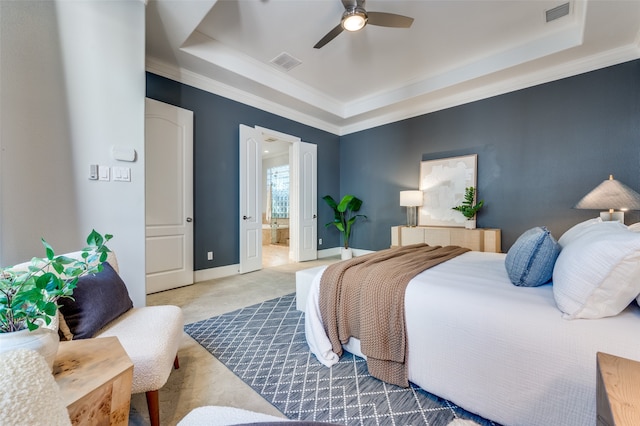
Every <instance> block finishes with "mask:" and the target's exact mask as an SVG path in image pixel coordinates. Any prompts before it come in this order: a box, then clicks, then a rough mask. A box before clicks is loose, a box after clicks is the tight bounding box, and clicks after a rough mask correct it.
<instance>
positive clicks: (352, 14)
mask: <svg viewBox="0 0 640 426" xmlns="http://www.w3.org/2000/svg"><path fill="white" fill-rule="evenodd" d="M367 19H368V16H367V11H366V10H364V8H362V7H360V6H356V7H354V8H351V9H347V10H345V11H344V13H343V14H342V21H341V24H342V28H344V29H345V30H347V31H358V30H360V29H362V28H364V26H365V25H367Z"/></svg>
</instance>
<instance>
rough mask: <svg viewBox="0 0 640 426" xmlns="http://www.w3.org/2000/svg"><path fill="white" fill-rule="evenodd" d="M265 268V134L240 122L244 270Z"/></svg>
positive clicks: (241, 225)
mask: <svg viewBox="0 0 640 426" xmlns="http://www.w3.org/2000/svg"><path fill="white" fill-rule="evenodd" d="M259 269H262V135H261V133H260V132H259V131H257V130H256V129H254V128H252V127H248V126H245V125H244V124H241V125H240V270H239V272H240V273H241V274H244V273H246V272H251V271H257V270H259Z"/></svg>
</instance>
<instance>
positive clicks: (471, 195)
mask: <svg viewBox="0 0 640 426" xmlns="http://www.w3.org/2000/svg"><path fill="white" fill-rule="evenodd" d="M475 199H476V189H475V188H474V187H473V186H469V187H467V188H465V190H464V201H462V204H461V205H459V206H455V207H452V208H453V210H457V211H459V212H460V213H462V214H463V216H464V217H466V218H467V221H466V222H465V225H464V226H465V228H467V229H475V227H476V213H478V210H480V208H482V206H483V205H484V200H480V201H478V202H477V203H476V202H475Z"/></svg>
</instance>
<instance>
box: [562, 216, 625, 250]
mask: <svg viewBox="0 0 640 426" xmlns="http://www.w3.org/2000/svg"><path fill="white" fill-rule="evenodd" d="M599 223H604V222H602V219H601V218H599V217H595V218H593V219H588V220H585V221H584V222H580V223H578V224H576V225H573V226H572V227H571V228H569V229H568V230H567V231H566V232H565V233H564V234H562V235H561V236H560V238H559V239H558V244H560V247H562V248H564V246H566V245H567V244H569V243H570V242H572V241H573V240H575V239H576V238H578V237H579V236H580V235H582V234H583V233H584V232H586V231H588V230H589V228H590V227H591V226H592V225H597V224H599ZM611 223H618V224H619V223H620V222H611Z"/></svg>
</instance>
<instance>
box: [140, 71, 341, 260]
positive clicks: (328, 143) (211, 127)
mask: <svg viewBox="0 0 640 426" xmlns="http://www.w3.org/2000/svg"><path fill="white" fill-rule="evenodd" d="M147 97H149V98H152V99H156V100H158V101H161V102H165V103H168V104H171V105H175V106H179V107H181V108H185V109H188V110H191V111H193V117H194V118H193V120H194V154H193V155H194V163H193V167H194V204H195V205H194V260H195V265H194V267H195V269H196V270H201V269H207V268H213V267H219V266H225V265H233V264H237V263H238V262H239V252H240V242H239V233H240V229H239V217H240V211H239V203H240V199H239V185H240V183H239V173H240V171H239V168H240V160H239V142H238V139H239V125H240V124H246V125H247V126H251V127H253V126H262V127H266V128H268V129H272V130H276V131H278V132H282V133H286V134H290V135H292V136H297V137H299V138H301V139H302V140H303V141H304V142H308V143H313V144H316V145H317V152H318V194H322V195H324V194H334V193H338V191H339V185H340V181H339V179H340V170H339V162H338V157H339V137H338V136H336V135H333V134H331V133H328V132H325V131H322V130H318V129H315V128H313V127H310V126H306V125H304V124H300V123H297V122H295V121H292V120H288V119H285V118H282V117H280V116H277V115H274V114H271V113H268V112H265V111H262V110H260V109H257V108H253V107H250V106H248V105H244V104H242V103H239V102H235V101H232V100H229V99H227V98H224V97H221V96H217V95H214V94H212V93H209V92H206V91H204V90H200V89H196V88H194V87H191V86H188V85H185V84H181V83H178V82H175V81H173V80H169V79H166V78H164V77H160V76H158V75H155V74H151V73H147ZM322 195H320V196H322ZM320 201H322V200H320ZM318 216H319V217H318V223H319V224H324V223H326V222H329V221H330V220H331V219H332V218H333V215H332V214H331V212H330V211H329V212H326V211H320V212H319V213H318ZM318 238H323V240H324V241H323V247H336V246H338V245H339V239H338V235H336V234H334V233H332V232H331V230H328V229H327V230H325V228H324V226H322V225H319V226H318ZM320 248H322V247H320ZM208 251H213V252H214V259H213V260H211V261H208V260H207V252H208Z"/></svg>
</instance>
